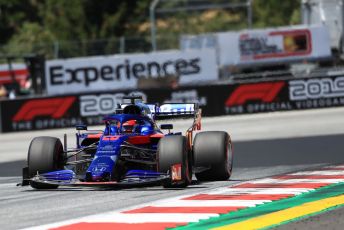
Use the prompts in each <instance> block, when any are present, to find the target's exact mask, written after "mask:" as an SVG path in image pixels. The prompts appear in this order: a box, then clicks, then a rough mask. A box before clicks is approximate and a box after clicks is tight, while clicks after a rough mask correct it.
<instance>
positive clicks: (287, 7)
mask: <svg viewBox="0 0 344 230" xmlns="http://www.w3.org/2000/svg"><path fill="white" fill-rule="evenodd" d="M300 2H301V1H297V0H283V1H278V0H254V1H253V15H254V18H253V22H254V26H255V27H267V26H269V27H274V26H285V25H291V24H299V23H300V16H299V15H300V13H299V12H300V8H301V6H300Z"/></svg>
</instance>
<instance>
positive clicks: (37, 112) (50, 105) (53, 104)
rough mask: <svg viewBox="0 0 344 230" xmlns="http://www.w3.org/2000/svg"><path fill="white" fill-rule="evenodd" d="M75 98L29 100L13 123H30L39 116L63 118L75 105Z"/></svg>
mask: <svg viewBox="0 0 344 230" xmlns="http://www.w3.org/2000/svg"><path fill="white" fill-rule="evenodd" d="M74 101H75V97H63V98H47V99H37V100H29V101H28V102H26V103H25V104H24V105H23V106H22V107H21V108H20V110H19V111H18V112H17V113H16V115H15V116H14V117H13V119H12V120H13V121H15V122H18V121H30V120H32V119H34V118H35V117H38V116H50V117H51V118H54V119H58V118H61V117H62V116H63V115H64V114H65V113H66V111H67V110H68V109H69V108H70V107H71V105H72V104H73V103H74Z"/></svg>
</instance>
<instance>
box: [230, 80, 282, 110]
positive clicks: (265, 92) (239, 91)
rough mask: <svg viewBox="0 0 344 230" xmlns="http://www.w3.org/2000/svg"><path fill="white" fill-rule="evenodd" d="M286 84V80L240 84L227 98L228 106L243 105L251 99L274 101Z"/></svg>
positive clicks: (266, 101)
mask: <svg viewBox="0 0 344 230" xmlns="http://www.w3.org/2000/svg"><path fill="white" fill-rule="evenodd" d="M284 85H285V83H284V82H266V83H265V82H264V83H257V84H247V85H240V86H239V87H238V88H236V89H235V90H234V92H233V93H232V94H231V95H230V97H229V98H228V99H227V101H226V106H228V107H230V106H235V105H243V104H244V103H246V102H247V101H250V100H261V101H262V102H265V103H269V102H272V101H273V100H274V99H275V98H276V96H277V94H278V93H279V92H280V91H281V89H282V87H283V86H284Z"/></svg>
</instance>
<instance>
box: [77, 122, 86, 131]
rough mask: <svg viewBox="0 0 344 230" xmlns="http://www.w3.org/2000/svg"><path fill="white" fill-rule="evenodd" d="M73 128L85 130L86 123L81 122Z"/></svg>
mask: <svg viewBox="0 0 344 230" xmlns="http://www.w3.org/2000/svg"><path fill="white" fill-rule="evenodd" d="M75 129H76V130H79V131H80V130H87V125H83V124H82V125H76V126H75Z"/></svg>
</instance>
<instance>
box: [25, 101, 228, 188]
mask: <svg viewBox="0 0 344 230" xmlns="http://www.w3.org/2000/svg"><path fill="white" fill-rule="evenodd" d="M124 99H129V100H130V102H129V103H124V104H121V107H120V109H119V111H116V113H115V114H112V115H108V116H105V117H104V122H105V128H104V130H101V131H87V127H86V126H85V125H77V126H76V129H77V130H78V132H77V133H76V148H72V149H68V148H67V137H66V134H65V135H64V145H62V143H61V141H60V139H58V138H55V137H47V136H42V137H36V138H34V139H33V140H32V141H31V144H30V147H29V151H28V159H27V167H25V168H23V181H22V183H21V185H31V187H33V188H36V189H56V188H57V187H59V186H105V187H109V186H110V187H117V186H119V187H126V186H138V185H152V184H162V185H163V186H164V187H172V188H183V187H186V186H188V185H189V184H190V183H191V180H192V176H193V173H195V176H196V178H197V179H198V180H200V181H216V180H227V179H229V177H230V175H231V171H232V161H233V158H232V143H231V139H230V136H229V135H228V133H226V132H222V131H208V132H199V133H197V134H196V136H195V138H194V140H193V131H195V130H200V129H201V109H200V108H198V105H197V104H192V103H190V104H181V103H179V104H162V105H153V104H144V103H143V102H142V98H141V97H137V96H128V97H125V98H124ZM181 117H182V118H185V117H192V118H193V124H192V125H191V127H190V128H189V129H187V131H186V134H185V136H183V135H182V133H181V132H171V130H172V129H173V125H172V124H162V125H161V126H160V128H158V126H157V124H156V121H157V120H159V119H164V118H167V119H170V118H181ZM162 130H168V131H166V133H163V132H162Z"/></svg>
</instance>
